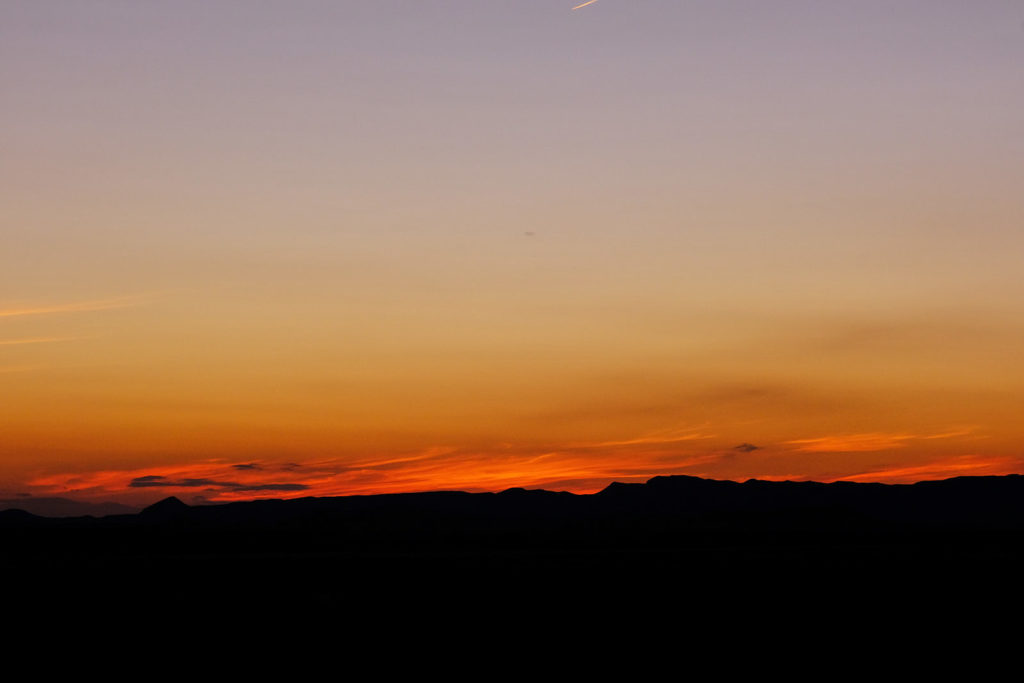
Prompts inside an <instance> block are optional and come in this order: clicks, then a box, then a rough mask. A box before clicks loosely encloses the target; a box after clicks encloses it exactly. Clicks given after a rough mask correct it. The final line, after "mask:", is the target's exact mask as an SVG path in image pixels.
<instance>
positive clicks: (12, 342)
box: [0, 337, 84, 346]
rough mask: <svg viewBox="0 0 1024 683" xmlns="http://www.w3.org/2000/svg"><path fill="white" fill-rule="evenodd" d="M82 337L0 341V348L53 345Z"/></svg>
mask: <svg viewBox="0 0 1024 683" xmlns="http://www.w3.org/2000/svg"><path fill="white" fill-rule="evenodd" d="M83 338H84V337H34V338H31V339H0V346H19V345H21V344H53V343H55V342H66V341H75V340H76V339H83Z"/></svg>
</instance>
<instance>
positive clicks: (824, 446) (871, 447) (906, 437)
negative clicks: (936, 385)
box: [786, 429, 971, 453]
mask: <svg viewBox="0 0 1024 683" xmlns="http://www.w3.org/2000/svg"><path fill="white" fill-rule="evenodd" d="M969 434H971V430H969V429H960V430H955V431H951V432H942V433H940V434H902V433H885V432H871V433H866V434H836V435H832V436H822V437H817V438H814V439H794V440H792V441H787V442H786V443H787V444H792V445H794V446H796V449H795V450H797V451H800V452H803V453H868V452H872V451H887V450H892V449H896V448H904V447H905V446H906V445H907V444H908V443H910V442H912V441H916V440H919V439H921V440H933V439H952V438H954V437H958V436H967V435H969Z"/></svg>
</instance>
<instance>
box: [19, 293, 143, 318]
mask: <svg viewBox="0 0 1024 683" xmlns="http://www.w3.org/2000/svg"><path fill="white" fill-rule="evenodd" d="M144 300H145V297H143V296H123V297H117V298H114V299H96V300H92V301H75V302H71V303H65V304H50V305H44V306H27V307H23V308H7V309H0V318H18V317H22V316H28V315H51V314H57V313H84V312H88V311H108V310H111V309H115V308H130V307H132V306H138V305H140V304H141V303H143V301H144Z"/></svg>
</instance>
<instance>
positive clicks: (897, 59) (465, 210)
mask: <svg viewBox="0 0 1024 683" xmlns="http://www.w3.org/2000/svg"><path fill="white" fill-rule="evenodd" d="M579 2H580V0H576V2H573V1H572V0H569V1H568V2H560V1H559V0H505V1H504V2H497V1H491V0H401V1H399V0H372V1H368V2H355V1H350V0H288V1H285V0H280V1H278V0H263V1H258V0H247V1H242V0H237V1H229V0H176V1H174V2H165V1H155V0H63V1H61V0H2V2H0V102H2V109H0V121H2V124H3V125H2V126H0V207H2V210H0V237H2V239H0V244H2V249H0V499H11V498H16V497H19V496H21V497H25V496H28V495H31V496H63V497H69V498H77V499H80V500H85V501H99V500H116V501H121V502H127V503H132V504H137V505H141V504H147V503H151V502H153V501H155V500H158V499H160V498H163V497H166V496H168V495H177V496H179V497H180V498H181V499H182V500H184V501H186V502H189V503H194V502H203V501H226V500H236V499H245V498H256V497H294V496H306V495H343V494H350V493H378V492H395V491H415V490H432V489H464V490H474V491H484V490H501V489H504V488H507V487H510V486H526V487H545V488H552V489H562V490H570V491H577V492H590V491H594V490H597V489H599V488H602V487H603V486H605V485H606V484H607V483H609V482H610V481H613V480H618V481H644V480H646V479H648V478H650V477H652V476H655V475H660V474H690V475H696V476H702V477H713V478H717V479H736V480H745V479H748V478H763V479H794V480H802V479H814V480H819V481H833V480H837V479H848V480H856V481H884V482H912V481H917V480H921V479H935V478H944V477H950V476H957V475H962V474H972V475H973V474H1006V473H1022V472H1024V419H1022V418H1024V4H1022V3H1021V2H1020V0H979V1H977V2H963V1H957V2H946V1H938V0H858V1H857V2H845V3H833V2H821V1H820V0H814V1H812V0H777V1H773V2H765V1H764V0H714V1H712V0H699V1H698V0H693V1H690V0H600V1H599V2H593V3H588V4H587V6H585V7H580V8H579V9H577V10H573V9H572V7H573V6H574V5H577V4H578V3H579Z"/></svg>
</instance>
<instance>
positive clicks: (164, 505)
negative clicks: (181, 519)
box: [139, 496, 191, 519]
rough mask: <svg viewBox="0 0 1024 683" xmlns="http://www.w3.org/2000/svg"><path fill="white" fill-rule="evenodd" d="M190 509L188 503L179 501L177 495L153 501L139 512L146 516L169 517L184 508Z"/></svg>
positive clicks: (177, 513)
mask: <svg viewBox="0 0 1024 683" xmlns="http://www.w3.org/2000/svg"><path fill="white" fill-rule="evenodd" d="M189 509H191V508H190V507H189V506H188V505H186V504H185V503H183V502H181V499H180V498H178V497H177V496H168V497H167V498H164V499H163V500H161V501H157V502H156V503H153V504H152V505H150V506H149V507H147V508H145V509H144V510H143V511H142V512H140V513H139V514H141V515H144V516H146V517H156V518H164V519H167V518H169V517H177V516H178V515H180V514H181V513H182V512H184V511H185V510H189Z"/></svg>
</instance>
